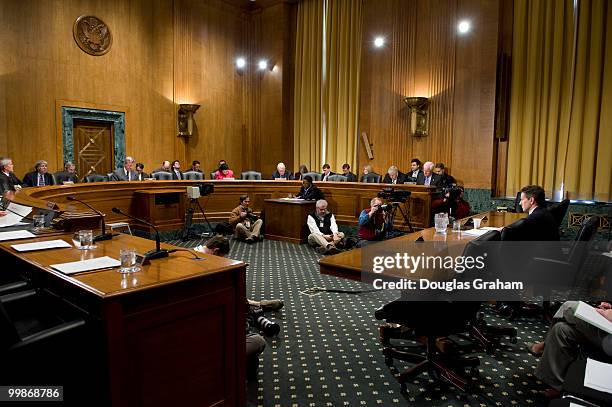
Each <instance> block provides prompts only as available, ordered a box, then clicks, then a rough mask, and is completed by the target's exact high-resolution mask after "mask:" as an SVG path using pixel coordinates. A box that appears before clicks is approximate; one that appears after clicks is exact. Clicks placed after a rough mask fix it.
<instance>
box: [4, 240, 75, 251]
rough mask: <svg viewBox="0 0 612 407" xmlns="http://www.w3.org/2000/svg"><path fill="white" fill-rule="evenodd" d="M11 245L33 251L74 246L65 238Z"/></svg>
mask: <svg viewBox="0 0 612 407" xmlns="http://www.w3.org/2000/svg"><path fill="white" fill-rule="evenodd" d="M11 247H12V248H13V249H15V250H17V251H18V252H31V251H34V250H45V249H58V248H62V247H72V245H71V244H69V243H67V242H65V241H63V240H47V241H46V242H34V243H22V244H13V245H11Z"/></svg>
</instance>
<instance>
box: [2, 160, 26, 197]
mask: <svg viewBox="0 0 612 407" xmlns="http://www.w3.org/2000/svg"><path fill="white" fill-rule="evenodd" d="M13 168H14V167H13V160H11V159H10V158H8V157H4V158H2V159H0V192H2V193H4V192H6V191H15V190H16V189H19V188H21V187H22V184H21V181H20V180H19V178H17V177H16V176H15V174H14V173H13Z"/></svg>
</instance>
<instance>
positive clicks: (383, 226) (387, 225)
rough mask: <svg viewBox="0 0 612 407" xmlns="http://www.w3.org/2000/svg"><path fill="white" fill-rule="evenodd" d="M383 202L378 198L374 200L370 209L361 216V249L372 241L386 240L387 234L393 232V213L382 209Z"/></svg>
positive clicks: (359, 231)
mask: <svg viewBox="0 0 612 407" xmlns="http://www.w3.org/2000/svg"><path fill="white" fill-rule="evenodd" d="M382 204H383V202H382V200H381V199H380V198H378V197H376V198H372V200H371V201H370V207H369V208H366V209H364V210H362V211H361V214H360V215H359V230H358V232H357V234H358V236H359V239H360V240H359V243H358V244H357V245H358V246H359V247H362V246H365V245H367V244H369V243H370V242H372V241H378V240H384V239H385V238H386V237H387V234H388V233H389V232H390V231H391V230H393V224H392V223H391V222H392V220H393V219H392V218H391V213H390V211H388V210H383V209H381V205H382Z"/></svg>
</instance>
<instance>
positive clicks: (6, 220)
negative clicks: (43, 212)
mask: <svg viewBox="0 0 612 407" xmlns="http://www.w3.org/2000/svg"><path fill="white" fill-rule="evenodd" d="M7 209H8V210H7V211H6V215H4V216H0V228H5V227H8V226H14V225H17V224H18V223H20V222H21V219H23V218H24V216H28V214H29V213H30V212H32V208H30V207H29V206H23V205H19V204H16V203H14V202H9V204H8V206H7ZM10 211H12V212H10ZM13 212H15V213H13Z"/></svg>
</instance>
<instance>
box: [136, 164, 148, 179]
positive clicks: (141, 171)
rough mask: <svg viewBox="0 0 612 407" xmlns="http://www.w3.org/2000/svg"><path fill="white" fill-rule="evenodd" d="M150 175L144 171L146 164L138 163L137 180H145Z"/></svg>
mask: <svg viewBox="0 0 612 407" xmlns="http://www.w3.org/2000/svg"><path fill="white" fill-rule="evenodd" d="M149 177H150V175H149V174H147V173H146V172H144V164H143V163H136V181H144V180H145V179H147V178H149Z"/></svg>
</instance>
